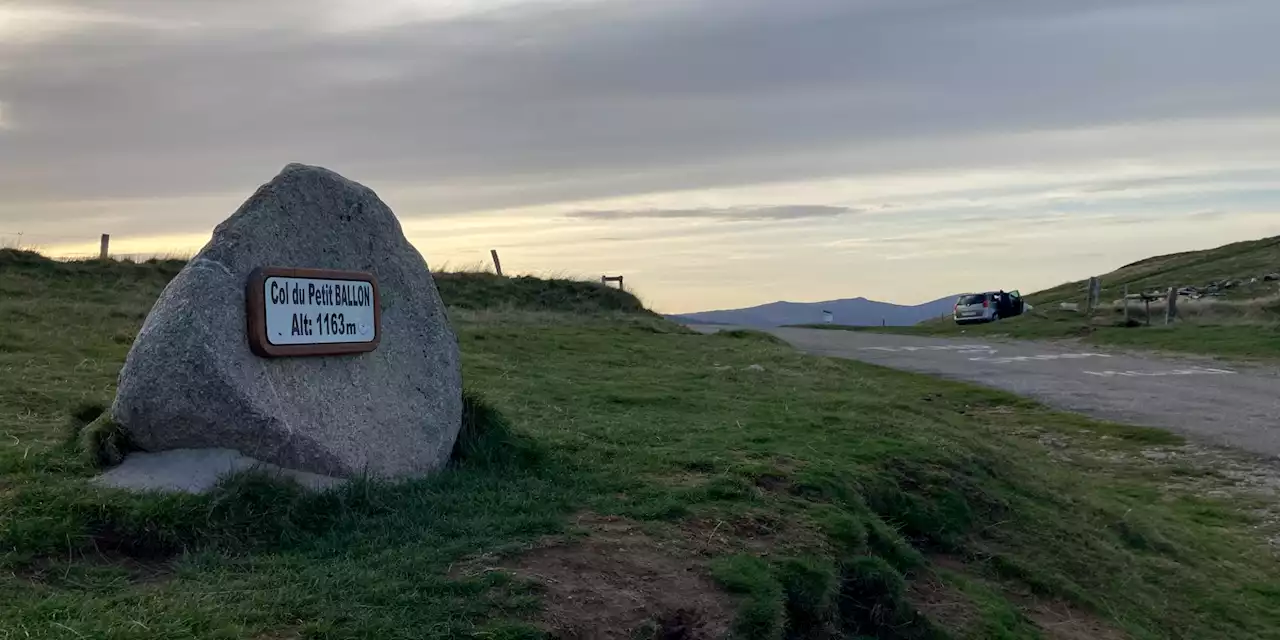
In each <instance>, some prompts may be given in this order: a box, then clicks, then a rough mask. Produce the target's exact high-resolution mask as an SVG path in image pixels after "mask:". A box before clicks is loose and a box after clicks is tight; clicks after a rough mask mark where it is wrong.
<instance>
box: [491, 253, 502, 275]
mask: <svg viewBox="0 0 1280 640" xmlns="http://www.w3.org/2000/svg"><path fill="white" fill-rule="evenodd" d="M489 255H491V256H493V270H494V271H497V272H498V275H502V261H501V260H499V259H498V250H497V249H490V250H489Z"/></svg>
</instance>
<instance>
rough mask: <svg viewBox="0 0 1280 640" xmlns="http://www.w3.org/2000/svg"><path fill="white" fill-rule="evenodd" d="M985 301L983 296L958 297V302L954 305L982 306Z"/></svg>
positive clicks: (976, 294) (979, 294) (985, 297)
mask: <svg viewBox="0 0 1280 640" xmlns="http://www.w3.org/2000/svg"><path fill="white" fill-rule="evenodd" d="M986 299H987V296H986V295H985V294H981V293H975V294H972V295H967V296H960V302H957V303H956V304H982V303H983V302H985V301H986Z"/></svg>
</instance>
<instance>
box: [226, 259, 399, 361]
mask: <svg viewBox="0 0 1280 640" xmlns="http://www.w3.org/2000/svg"><path fill="white" fill-rule="evenodd" d="M267 278H312V279H317V280H349V281H352V282H368V283H369V284H370V286H372V288H373V340H371V341H369V342H331V343H323V344H271V341H270V340H269V339H267V300H266V291H265V287H266V283H267ZM244 307H245V315H246V319H247V327H248V336H249V348H250V349H252V350H253V352H254V353H255V354H257V355H259V356H262V357H264V358H280V357H286V356H338V355H352V354H357V353H367V352H369V351H373V350H374V349H377V348H378V343H379V342H381V341H382V298H381V296H380V294H379V292H378V279H377V278H376V277H374V275H373V274H372V273H368V272H364V271H337V270H334V269H303V268H295V267H259V268H257V269H254V270H253V273H250V274H249V282H247V283H246V284H245V304H244Z"/></svg>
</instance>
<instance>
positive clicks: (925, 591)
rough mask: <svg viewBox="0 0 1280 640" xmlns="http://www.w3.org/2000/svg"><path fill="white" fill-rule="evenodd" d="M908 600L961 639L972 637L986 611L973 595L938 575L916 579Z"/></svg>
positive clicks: (909, 585)
mask: <svg viewBox="0 0 1280 640" xmlns="http://www.w3.org/2000/svg"><path fill="white" fill-rule="evenodd" d="M907 601H908V602H910V603H911V606H912V607H915V609H916V611H919V612H920V613H921V614H923V615H924V616H925V617H926V618H928V619H929V621H930V622H933V623H934V624H936V625H938V626H939V627H942V628H943V629H946V630H947V631H950V632H952V633H954V634H956V635H958V636H961V637H965V636H968V635H970V634H971V633H972V632H973V631H974V629H975V627H976V626H977V623H978V621H980V620H981V619H982V612H981V611H979V610H978V606H977V605H976V604H974V602H973V600H971V599H970V598H969V596H967V595H965V594H964V593H962V592H961V591H960V590H959V589H956V588H955V587H951V586H948V585H946V584H944V583H943V582H942V581H941V580H939V579H938V576H936V575H934V574H927V575H922V576H919V577H917V578H916V579H914V580H912V581H911V582H910V583H909V584H908V586H907Z"/></svg>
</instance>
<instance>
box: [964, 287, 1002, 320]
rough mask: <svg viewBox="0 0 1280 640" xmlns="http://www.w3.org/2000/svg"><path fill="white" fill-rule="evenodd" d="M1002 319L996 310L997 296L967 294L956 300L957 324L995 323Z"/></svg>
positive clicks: (991, 294)
mask: <svg viewBox="0 0 1280 640" xmlns="http://www.w3.org/2000/svg"><path fill="white" fill-rule="evenodd" d="M999 319H1000V312H999V311H998V310H997V309H996V294H995V293H994V292H987V293H966V294H964V295H962V296H960V298H959V299H958V300H956V309H955V320H956V324H975V323H979V322H995V321H996V320H999Z"/></svg>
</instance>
